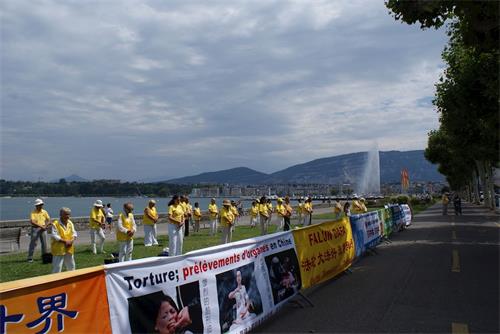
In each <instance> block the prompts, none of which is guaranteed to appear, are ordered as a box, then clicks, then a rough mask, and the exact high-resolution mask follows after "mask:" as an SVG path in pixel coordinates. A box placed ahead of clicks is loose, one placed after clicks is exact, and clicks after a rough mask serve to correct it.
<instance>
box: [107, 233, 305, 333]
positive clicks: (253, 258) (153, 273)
mask: <svg viewBox="0 0 500 334" xmlns="http://www.w3.org/2000/svg"><path fill="white" fill-rule="evenodd" d="M105 272H106V286H107V289H108V290H107V292H108V299H109V303H110V305H109V307H110V318H111V325H112V328H113V333H152V332H161V330H162V329H165V332H167V331H175V332H188V331H189V332H193V333H199V332H204V333H221V332H222V333H225V332H231V333H239V332H245V331H248V330H250V329H252V328H253V327H254V326H257V325H258V324H260V323H261V322H262V321H263V320H264V319H266V318H267V317H269V316H270V315H271V314H272V313H274V312H275V311H276V310H277V309H278V307H280V306H281V305H282V304H283V302H284V301H286V300H287V299H288V298H290V297H292V296H294V295H295V294H296V293H297V292H298V291H299V289H300V288H301V277H300V271H299V263H298V260H297V255H296V253H295V244H294V240H293V236H292V234H291V232H282V233H276V234H273V235H271V236H264V237H259V238H255V239H248V240H243V241H240V242H235V243H232V244H229V245H221V246H217V247H212V248H208V249H205V250H200V251H196V252H191V253H188V254H186V255H184V256H182V257H175V258H154V259H144V260H138V261H134V264H133V265H127V264H117V265H110V266H107V267H106V268H105ZM182 319H186V321H185V322H182V321H181V320H182ZM181 322H182V323H181Z"/></svg>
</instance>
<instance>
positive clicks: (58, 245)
mask: <svg viewBox="0 0 500 334" xmlns="http://www.w3.org/2000/svg"><path fill="white" fill-rule="evenodd" d="M52 226H53V228H54V229H56V230H57V233H58V234H59V236H60V237H61V239H62V240H64V241H70V240H72V239H73V235H74V234H75V227H74V226H73V223H72V222H71V220H68V222H67V223H66V227H64V226H63V224H61V223H60V222H59V221H58V220H54V222H53V223H52ZM50 249H51V252H52V255H55V256H61V255H65V254H74V253H75V246H74V245H71V247H67V248H66V245H65V244H64V243H62V242H61V241H57V240H54V239H52V242H51V244H50Z"/></svg>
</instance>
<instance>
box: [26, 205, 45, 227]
mask: <svg viewBox="0 0 500 334" xmlns="http://www.w3.org/2000/svg"><path fill="white" fill-rule="evenodd" d="M30 219H31V220H32V221H33V222H34V223H35V224H37V225H38V226H40V227H45V226H46V224H45V222H47V221H49V222H50V216H49V213H48V212H47V211H45V210H44V209H42V210H40V212H38V211H36V210H33V211H31V216H30Z"/></svg>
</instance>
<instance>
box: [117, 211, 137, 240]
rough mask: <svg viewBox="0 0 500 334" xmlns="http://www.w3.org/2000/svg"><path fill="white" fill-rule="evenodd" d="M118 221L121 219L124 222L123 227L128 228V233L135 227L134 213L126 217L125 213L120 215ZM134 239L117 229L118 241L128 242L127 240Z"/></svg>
mask: <svg viewBox="0 0 500 334" xmlns="http://www.w3.org/2000/svg"><path fill="white" fill-rule="evenodd" d="M118 219H121V221H122V226H123V227H124V228H126V229H127V230H128V231H131V230H132V229H133V227H134V224H133V223H132V221H133V219H134V215H133V214H132V212H130V213H129V214H128V215H127V216H126V217H125V214H124V213H120V217H119V218H118ZM133 238H134V237H133V236H132V237H131V236H129V235H128V234H127V233H123V232H122V231H120V230H119V229H118V227H117V228H116V240H118V241H126V240H132V239H133Z"/></svg>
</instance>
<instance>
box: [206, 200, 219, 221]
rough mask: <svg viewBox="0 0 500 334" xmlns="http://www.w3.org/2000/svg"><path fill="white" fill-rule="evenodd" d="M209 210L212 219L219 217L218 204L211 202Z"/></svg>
mask: <svg viewBox="0 0 500 334" xmlns="http://www.w3.org/2000/svg"><path fill="white" fill-rule="evenodd" d="M208 211H209V212H210V218H211V219H215V218H217V214H218V213H219V208H217V204H212V203H210V204H209V205H208Z"/></svg>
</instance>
